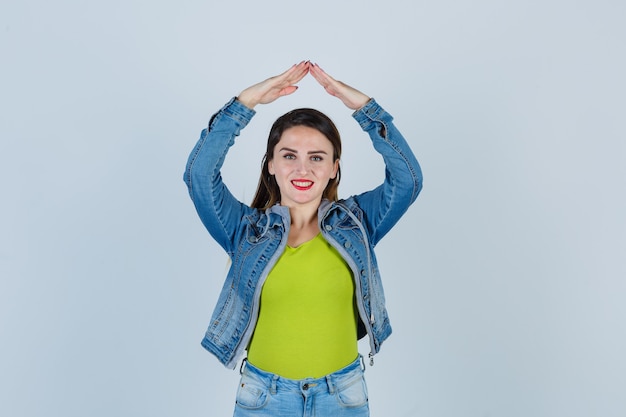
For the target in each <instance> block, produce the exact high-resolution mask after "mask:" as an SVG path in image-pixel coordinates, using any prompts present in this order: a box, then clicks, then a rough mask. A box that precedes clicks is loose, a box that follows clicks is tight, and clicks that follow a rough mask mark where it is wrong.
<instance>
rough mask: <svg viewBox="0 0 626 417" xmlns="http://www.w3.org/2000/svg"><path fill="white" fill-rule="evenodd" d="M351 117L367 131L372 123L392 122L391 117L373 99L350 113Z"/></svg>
mask: <svg viewBox="0 0 626 417" xmlns="http://www.w3.org/2000/svg"><path fill="white" fill-rule="evenodd" d="M352 117H353V118H354V119H355V120H356V121H357V122H358V123H359V125H361V129H363V130H369V129H370V128H371V126H372V122H382V123H389V122H391V121H392V120H393V117H392V116H391V115H390V114H389V113H387V112H386V111H385V109H383V108H382V107H381V106H380V104H378V103H377V102H376V100H374V99H373V98H371V99H370V101H368V102H367V104H366V105H365V106H363V107H361V108H360V109H358V110H356V111H355V112H354V113H352Z"/></svg>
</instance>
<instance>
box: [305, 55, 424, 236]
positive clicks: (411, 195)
mask: <svg viewBox="0 0 626 417" xmlns="http://www.w3.org/2000/svg"><path fill="white" fill-rule="evenodd" d="M310 73H311V75H312V76H313V77H314V78H315V79H316V80H317V82H318V83H319V84H320V85H321V86H322V87H324V89H325V90H326V91H327V92H328V94H330V95H332V96H334V97H337V98H338V99H340V100H341V101H342V102H343V104H345V105H346V106H347V107H348V108H350V109H352V110H355V112H354V113H353V117H354V119H355V120H356V121H357V122H358V123H359V125H360V126H361V128H362V129H363V130H364V131H365V132H367V133H368V134H369V136H370V139H371V140H372V144H373V145H374V149H375V150H376V151H377V152H378V153H379V154H380V155H381V156H382V157H383V160H384V161H385V180H384V181H383V183H382V184H381V185H380V186H378V187H376V188H375V189H373V190H371V191H367V192H364V193H362V194H359V195H357V196H355V197H354V200H355V201H356V202H357V204H358V205H359V207H360V208H361V209H362V210H363V212H364V213H365V219H364V221H365V225H366V227H367V229H368V230H369V233H370V239H371V240H372V243H374V244H376V243H377V242H378V241H379V240H380V239H381V238H382V237H383V236H384V235H385V234H387V232H389V230H391V228H392V227H393V226H394V225H395V224H396V223H397V221H398V220H399V219H400V217H401V216H402V215H403V214H404V213H405V211H406V210H407V209H408V207H409V206H410V205H411V204H412V203H413V202H414V201H415V199H416V198H417V195H418V194H419V192H420V190H421V188H422V171H421V168H420V166H419V163H418V162H417V159H416V158H415V156H414V155H413V152H412V151H411V148H410V147H409V144H408V143H407V142H406V140H405V139H404V137H403V136H402V134H401V133H400V132H399V131H398V129H397V128H396V127H395V125H394V124H393V117H392V116H391V115H390V114H389V113H387V112H386V111H385V110H384V109H383V108H382V107H381V106H380V105H379V104H378V103H377V102H376V100H374V99H372V98H370V97H368V96H367V95H365V94H364V93H362V92H360V91H359V90H357V89H355V88H353V87H350V86H349V85H347V84H345V83H343V82H341V81H338V80H335V79H334V78H333V77H331V76H330V75H328V74H327V73H326V72H325V71H324V70H322V69H321V68H320V67H319V65H317V64H312V65H311V68H310Z"/></svg>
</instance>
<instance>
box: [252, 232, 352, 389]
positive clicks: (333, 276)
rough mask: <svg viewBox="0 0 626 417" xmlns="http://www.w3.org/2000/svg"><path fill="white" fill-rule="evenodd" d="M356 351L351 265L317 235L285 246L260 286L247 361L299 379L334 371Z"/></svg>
mask: <svg viewBox="0 0 626 417" xmlns="http://www.w3.org/2000/svg"><path fill="white" fill-rule="evenodd" d="M357 356H358V346H357V315H356V309H355V305H354V282H353V279H352V274H351V272H350V268H349V267H348V265H347V264H346V263H345V261H344V260H343V258H342V257H341V256H340V255H339V253H338V252H337V251H336V250H335V249H334V248H333V247H332V246H331V245H330V244H329V243H328V242H326V240H325V239H324V238H323V237H322V235H321V234H318V235H317V236H316V237H315V238H313V239H312V240H310V241H308V242H305V243H303V244H301V245H300V246H298V247H296V248H292V247H289V246H288V247H287V248H286V249H285V252H284V253H283V254H282V256H281V257H280V259H279V260H278V262H277V263H276V265H275V266H274V268H273V269H272V271H271V272H270V274H269V276H268V277H267V280H266V281H265V284H264V285H263V288H262V292H261V308H260V312H259V318H258V321H257V324H256V328H255V330H254V335H253V336H252V340H251V342H250V345H249V347H248V360H249V361H250V363H251V364H253V365H254V366H256V367H257V368H260V369H263V370H264V371H267V372H271V373H275V374H278V375H281V376H283V377H285V378H290V379H303V378H307V377H312V378H319V377H322V376H324V375H328V374H330V373H333V372H335V371H337V370H339V369H341V368H343V367H345V366H346V365H348V364H350V363H351V362H352V361H354V360H355V359H356V358H357Z"/></svg>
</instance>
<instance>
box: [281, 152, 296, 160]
mask: <svg viewBox="0 0 626 417" xmlns="http://www.w3.org/2000/svg"><path fill="white" fill-rule="evenodd" d="M284 158H285V159H296V156H295V155H294V154H291V153H288V154H285V155H284Z"/></svg>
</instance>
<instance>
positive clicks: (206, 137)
mask: <svg viewBox="0 0 626 417" xmlns="http://www.w3.org/2000/svg"><path fill="white" fill-rule="evenodd" d="M254 114H255V111H254V110H251V109H249V108H247V107H245V106H244V105H243V104H241V103H240V102H239V101H237V100H236V99H235V98H233V99H231V100H230V101H229V102H228V103H227V104H226V105H225V106H224V107H223V108H222V109H221V110H219V111H218V112H217V113H216V114H214V115H213V117H212V118H211V120H210V122H209V126H208V128H207V129H204V130H203V131H202V133H201V135H200V139H199V141H198V143H197V144H196V146H195V147H194V148H193V151H192V152H191V154H190V156H189V159H188V161H187V167H186V170H185V175H184V180H185V182H186V184H187V187H188V189H189V194H190V196H191V199H192V200H193V202H194V205H195V207H196V210H197V212H198V215H199V216H200V219H201V220H202V222H203V223H204V225H205V226H206V228H207V230H208V231H209V233H210V234H211V236H212V237H213V238H214V239H215V240H216V241H217V242H218V243H219V244H220V245H221V246H222V247H223V248H224V250H225V251H226V252H227V253H228V255H229V257H230V260H231V265H230V269H229V272H228V275H227V277H226V280H225V282H224V285H223V288H222V291H221V293H220V296H219V298H218V301H217V305H216V307H215V310H214V312H213V315H212V317H211V322H210V324H209V327H208V329H207V331H206V334H205V337H204V339H203V340H202V346H204V347H205V348H206V349H207V350H208V351H209V352H211V353H213V354H214V355H215V356H216V357H217V358H218V359H219V361H220V362H221V363H222V364H223V365H224V366H226V367H228V368H231V369H232V368H235V366H236V364H237V362H238V361H239V359H241V357H242V356H243V355H244V351H245V349H246V348H247V346H248V343H249V342H250V339H251V337H252V333H253V332H254V328H255V326H256V321H257V318H258V314H259V300H260V293H261V288H262V286H263V283H264V281H265V279H266V278H267V276H268V274H269V272H270V271H271V270H272V267H273V266H274V264H275V263H276V261H277V260H278V258H279V257H280V255H281V254H282V253H283V251H284V249H285V246H286V245H287V236H288V234H289V226H290V223H291V222H290V217H289V209H288V208H287V207H285V206H281V205H279V204H277V205H275V206H273V207H271V208H269V209H267V210H259V209H254V208H251V207H249V206H247V205H245V204H244V203H242V202H240V201H238V200H237V199H236V198H235V197H234V196H233V195H232V194H231V193H230V191H229V190H228V188H227V187H226V185H225V184H224V182H223V181H222V176H221V174H220V169H221V167H222V164H223V162H224V159H225V157H226V153H227V151H228V149H229V148H230V146H232V145H233V144H234V141H235V137H236V136H238V135H239V133H240V131H241V129H243V128H244V127H245V126H246V125H247V124H248V122H249V121H250V120H251V119H252V117H253V116H254ZM352 116H353V117H354V119H355V120H356V121H357V122H358V123H359V124H360V126H361V128H362V129H363V130H364V131H365V132H367V133H368V134H369V136H370V139H371V140H372V143H373V145H374V148H375V149H376V151H377V152H379V153H380V154H381V155H382V157H383V160H384V162H385V166H386V169H385V180H384V182H383V184H381V185H379V186H378V187H377V188H375V189H373V190H371V191H368V192H365V193H363V194H360V195H356V196H352V197H349V198H347V199H345V200H340V201H336V202H331V201H328V200H323V201H322V203H321V205H320V207H319V210H318V219H319V228H320V231H321V233H322V235H323V236H324V238H325V239H326V240H327V241H328V242H329V243H330V244H331V245H333V247H334V248H335V249H337V251H338V252H339V253H340V254H341V256H342V257H343V259H344V260H345V261H346V263H347V264H348V265H349V267H350V269H351V270H352V273H353V276H354V281H355V288H356V295H355V298H356V305H357V310H358V313H359V318H360V321H359V338H361V337H364V336H365V335H366V334H367V335H368V336H369V342H370V362H371V363H373V355H374V354H376V353H378V351H379V350H380V346H381V344H382V342H383V341H384V340H385V339H387V337H389V335H390V334H391V326H390V324H389V318H388V316H387V310H386V309H385V297H384V294H383V287H382V282H381V278H380V275H379V272H378V266H377V262H376V257H375V255H374V246H375V245H376V244H377V243H378V242H379V241H380V239H381V238H382V237H383V236H384V235H385V234H386V233H387V232H388V231H389V230H390V229H391V228H392V226H393V225H394V224H396V222H397V221H398V220H399V219H400V217H401V216H402V215H403V214H404V212H405V211H406V210H407V208H408V207H409V206H410V205H411V203H413V201H415V199H416V198H417V195H418V194H419V192H420V190H421V188H422V173H421V169H420V166H419V164H418V162H417V160H416V158H415V156H414V155H413V153H412V152H411V150H410V148H409V146H408V144H407V143H406V141H405V140H404V138H403V137H402V135H401V134H400V132H399V131H398V130H397V129H396V127H395V126H394V125H393V123H392V120H393V118H392V117H391V115H390V114H388V113H387V112H386V111H385V110H383V108H382V107H380V106H379V105H378V103H376V101H375V100H374V99H371V100H370V101H369V102H368V103H367V104H366V105H365V106H364V107H363V108H361V109H359V110H357V111H355V112H354V113H353V115H352Z"/></svg>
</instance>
